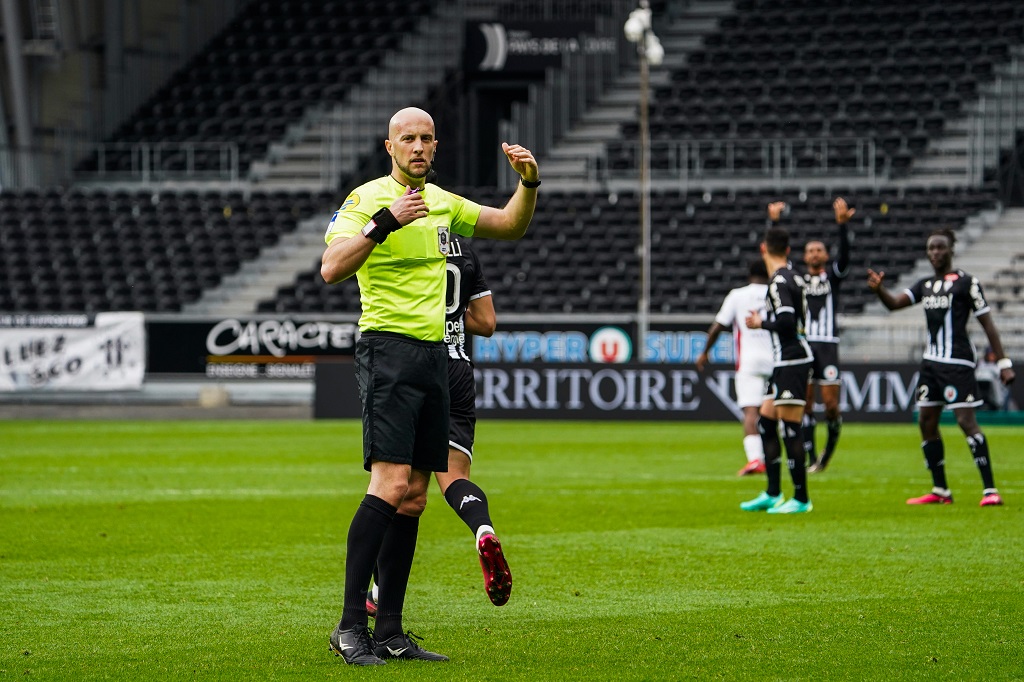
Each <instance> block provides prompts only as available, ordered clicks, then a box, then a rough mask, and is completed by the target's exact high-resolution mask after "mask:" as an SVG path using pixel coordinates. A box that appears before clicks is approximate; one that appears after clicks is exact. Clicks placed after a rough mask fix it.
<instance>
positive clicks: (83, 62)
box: [0, 0, 1024, 354]
mask: <svg viewBox="0 0 1024 682" xmlns="http://www.w3.org/2000/svg"><path fill="white" fill-rule="evenodd" d="M115 5H119V4H118V3H106V4H104V5H102V7H100V5H98V4H95V3H92V4H90V3H83V4H81V5H80V6H81V7H82V8H83V11H82V12H79V13H70V12H69V13H66V14H62V13H61V12H60V11H57V12H56V14H52V13H51V14H45V15H44V14H43V13H41V8H42V7H43V6H47V7H52V8H55V9H56V10H59V9H60V8H61V7H63V5H62V4H61V3H46V2H44V3H33V4H32V8H31V12H30V13H29V16H17V14H18V12H17V10H18V8H19V7H21V8H22V9H25V7H23V6H21V5H19V4H18V3H4V9H5V14H4V24H5V31H4V43H5V52H4V62H3V73H2V75H3V78H4V81H5V82H4V86H5V90H4V92H5V96H4V105H5V106H4V116H5V119H4V121H3V123H4V126H3V130H4V131H5V135H4V137H3V138H0V159H2V164H0V183H2V193H0V250H2V255H0V267H2V272H0V283H2V288H0V311H6V312H89V313H93V312H102V311H111V310H139V311H143V312H145V313H151V314H157V313H158V314H185V315H192V316H196V315H199V316H202V315H212V316H217V315H220V316H223V315H232V316H245V315H250V316H259V315H278V316H280V315H289V314H319V315H337V316H341V317H346V318H354V316H355V314H357V313H358V311H359V302H358V292H357V290H356V287H355V282H354V281H350V282H346V283H343V284H342V285H338V286H335V287H327V286H326V285H324V283H323V281H322V280H321V279H320V277H319V272H318V260H319V255H320V252H321V251H322V249H323V242H322V232H323V227H324V226H325V225H326V222H327V220H328V219H329V216H330V213H331V211H333V210H334V208H336V206H337V204H338V203H339V202H340V200H341V199H342V198H343V197H344V193H345V191H346V190H347V188H349V187H351V186H353V185H354V184H355V183H356V182H357V181H361V180H362V179H365V178H367V177H371V176H373V175H375V174H377V173H379V172H380V169H381V166H380V164H381V158H380V156H381V154H382V152H381V140H382V139H383V136H384V130H385V129H386V123H387V119H388V117H389V115H390V114H391V113H392V112H393V111H394V110H395V109H396V108H398V107H400V106H404V105H409V104H412V105H421V106H424V107H426V108H428V109H430V110H431V111H434V112H436V114H435V118H437V120H438V126H439V133H438V136H439V138H440V139H441V140H442V144H443V146H442V150H443V152H442V156H444V157H446V158H444V159H443V160H442V161H440V162H439V170H440V171H441V176H442V179H441V182H442V184H445V185H446V186H448V187H450V188H452V189H454V190H455V191H458V192H461V193H464V194H466V195H467V196H470V197H472V198H474V199H477V200H480V201H482V202H485V203H486V202H488V201H491V200H492V199H493V198H494V197H501V196H505V195H507V189H506V187H507V186H508V185H509V183H510V182H511V181H512V180H511V179H510V178H508V177H507V171H506V170H505V169H503V168H502V166H501V165H500V164H499V162H498V160H497V159H496V158H495V157H496V150H497V147H498V144H499V143H500V141H501V139H506V138H514V139H515V140H517V141H521V142H523V143H524V144H526V145H528V146H530V147H531V148H532V149H534V151H535V152H537V153H538V154H539V156H540V164H541V171H542V175H543V177H544V183H545V186H544V189H543V190H542V192H541V202H540V205H539V208H538V213H537V216H536V218H535V220H534V224H533V228H532V233H531V235H530V236H529V237H528V238H527V239H524V240H522V241H521V242H517V243H481V244H479V245H478V250H479V252H480V254H481V257H482V258H483V259H484V261H485V262H486V263H487V264H488V271H489V276H490V279H491V283H492V286H493V287H494V289H495V295H496V297H497V298H496V300H497V301H499V308H500V310H501V312H502V313H503V314H506V315H508V314H513V315H515V314H519V315H532V316H534V317H535V318H537V319H544V318H545V316H550V317H552V318H555V317H557V318H565V317H566V316H579V315H589V316H597V317H598V318H599V317H601V316H605V317H607V316H623V315H625V316H630V315H633V314H634V313H635V312H636V311H637V306H638V300H639V299H640V298H641V294H642V293H643V292H642V291H641V288H642V283H643V282H644V277H642V275H643V274H644V273H643V272H642V268H643V264H644V262H645V261H644V259H643V258H642V254H641V253H640V252H639V250H638V248H637V247H638V237H639V234H640V227H639V226H640V223H641V217H640V214H641V204H642V203H643V202H644V201H646V197H648V196H649V204H648V210H649V222H650V241H649V243H648V245H647V246H648V248H649V272H647V273H646V274H647V275H648V277H647V279H648V280H649V282H650V292H649V310H650V313H651V314H652V315H654V316H655V317H656V318H657V319H662V320H673V319H684V318H686V319H692V316H697V318H699V319H703V318H701V316H703V317H704V318H706V317H707V316H708V315H710V314H711V313H713V309H714V307H715V305H716V302H718V301H720V300H721V298H722V296H723V295H724V294H725V292H727V291H728V290H729V289H730V288H732V287H733V286H735V285H736V284H737V283H738V282H740V281H742V279H743V272H744V270H745V267H744V266H745V263H746V261H747V260H748V259H749V258H750V257H752V256H754V255H756V245H757V242H758V238H759V234H760V232H761V230H762V229H763V227H764V219H765V217H764V207H765V205H766V204H767V202H768V201H769V200H777V199H782V200H785V201H787V202H788V203H789V204H790V205H791V206H792V211H791V213H790V216H789V218H788V221H789V222H788V226H789V227H790V228H791V229H792V230H793V232H794V236H795V242H796V243H797V244H801V243H802V242H803V241H805V240H808V239H812V238H824V239H826V241H827V239H828V237H829V229H830V224H831V223H830V213H829V210H830V208H829V207H830V205H831V201H832V198H833V197H834V196H837V195H842V196H845V197H846V198H847V199H848V201H849V202H850V203H851V205H853V206H856V207H857V209H858V214H857V219H856V221H855V225H854V229H855V232H856V242H855V246H854V269H855V270H856V271H858V272H860V271H863V270H864V269H865V268H866V267H872V268H874V269H876V270H877V269H883V270H885V271H886V272H888V273H889V276H890V279H899V281H900V282H901V283H904V282H906V281H907V279H908V278H909V277H910V276H911V275H912V274H913V273H914V272H915V269H916V267H917V263H918V261H919V260H920V257H921V255H922V253H923V243H924V237H925V235H926V234H927V233H928V232H930V231H931V230H932V229H934V228H935V227H945V226H949V227H953V228H955V229H957V230H960V231H961V233H962V234H963V236H964V242H965V243H966V245H967V250H966V251H965V252H964V253H963V256H962V257H961V258H958V262H963V263H966V262H968V261H967V260H966V259H967V258H970V254H971V250H972V249H979V248H980V247H979V246H978V245H979V244H984V243H985V242H986V241H989V242H991V243H995V244H999V245H1000V248H998V249H996V251H995V253H993V254H990V255H988V256H986V257H985V258H980V259H978V260H977V262H974V261H971V269H972V271H974V272H975V273H976V274H978V275H979V276H981V277H982V279H983V281H984V282H985V284H986V286H987V287H989V288H990V290H991V291H992V294H993V296H992V297H993V301H994V302H995V304H996V305H997V307H998V308H999V309H1000V310H1005V311H1007V312H1020V311H1021V310H1022V307H1024V302H1022V301H1024V294H1022V291H1024V287H1022V285H1021V282H1022V281H1024V275H1022V267H1021V263H1022V262H1024V247H1021V246H1020V244H1021V243H1024V242H1022V240H1021V239H1020V234H1021V233H1020V230H1021V223H1020V221H1019V217H1018V216H1017V214H1016V213H1015V212H1014V211H1010V210H1007V209H1008V208H1009V206H1008V204H1009V203H1010V197H1011V196H1012V193H1011V192H1010V188H1009V187H1008V186H1007V183H1006V182H1002V183H1001V182H1000V181H999V179H1000V178H1001V177H1004V176H1005V173H1003V174H1001V173H1000V172H999V170H1000V164H1003V165H1004V166H1005V164H1006V163H1009V162H1010V161H1007V159H1012V160H1016V159H1018V158H1019V156H1014V155H1008V150H1010V149H1012V148H1013V146H1014V143H1015V142H1016V141H1017V135H1018V134H1019V131H1020V129H1021V128H1024V69H1022V68H1021V64H1022V60H1024V4H1021V3H1020V2H1010V1H1004V0H996V1H993V2H986V3H975V2H969V1H966V0H964V1H960V2H948V1H939V0H909V1H908V2H903V3H898V4H893V3H889V2H882V1H881V0H868V1H865V0H825V1H821V0H736V1H735V2H729V1H725V0H692V1H686V0H675V1H674V0H663V1H661V2H654V3H652V6H653V9H654V15H653V26H654V30H655V31H657V33H658V34H659V35H660V37H661V41H662V43H663V45H664V48H665V61H664V64H662V65H660V66H652V67H651V72H650V76H649V78H650V82H649V83H644V84H641V83H640V82H639V79H638V75H637V64H638V61H637V55H636V52H635V49H634V47H633V46H632V45H631V44H630V43H628V42H627V41H626V40H625V38H624V37H623V31H622V25H623V22H624V21H625V19H626V17H627V15H628V13H629V12H630V11H631V10H632V9H634V8H635V6H636V2H635V1H634V0H572V1H567V2H554V1H553V0H518V1H517V2H484V1H482V0H447V1H439V2H427V1H425V0H422V1H413V2H396V1H395V0H360V1H358V2H356V1H355V0H320V1H317V0H305V1H302V2H299V1H295V0H282V1H280V2H270V1H267V0H253V1H251V2H243V1H240V0H239V1H237V2H229V3H218V2H213V1H212V0H209V1H208V2H196V3H184V4H182V8H184V7H186V6H193V5H194V8H193V10H192V14H191V15H188V14H187V13H186V12H185V11H184V9H182V10H181V12H180V13H177V14H176V13H174V12H173V11H170V10H168V9H167V8H166V7H165V6H164V4H163V3H156V2H142V3H136V4H135V5H133V6H131V7H126V8H122V9H120V10H118V9H116V8H115ZM399 10H400V11H399ZM500 22H506V23H508V24H509V25H516V26H544V25H552V24H554V25H559V24H561V25H563V26H576V25H580V26H583V27H584V28H583V30H584V31H585V33H586V34H587V36H588V40H587V41H584V42H583V43H579V42H577V43H575V44H576V45H577V48H574V49H568V51H567V52H565V53H564V54H561V53H559V54H558V55H556V57H557V58H556V59H554V60H552V61H551V62H550V63H545V64H544V65H543V66H542V67H541V68H539V69H538V68H536V67H531V68H524V69H523V70H522V71H521V72H516V73H501V72H495V70H494V69H490V71H489V72H488V70H487V69H484V70H482V69H481V64H480V63H475V62H474V61H473V60H472V59H470V55H471V51H470V49H469V48H468V46H467V40H468V39H467V36H469V35H470V34H471V31H470V29H471V27H472V26H475V25H477V24H480V23H491V24H497V23H500ZM516 22H519V23H518V24H517V23H516ZM574 22H575V23H574ZM12 27H21V30H16V29H13V30H12ZM556 42H557V41H556ZM580 44H584V45H592V46H594V49H593V50H589V49H581V48H579V45H580ZM510 68H511V67H510ZM531 69H532V70H531ZM642 86H643V87H642ZM644 96H646V100H645V101H646V102H647V103H648V104H649V112H650V113H649V116H650V118H649V127H648V130H647V131H646V137H645V136H644V134H643V132H644V131H642V130H641V125H640V123H641V122H640V117H639V110H640V106H639V104H640V100H641V97H644ZM1013 162H1016V161H1013ZM481 178H484V180H485V181H484V182H481V181H480V179H481ZM642 181H644V182H646V186H643V185H642ZM1015 221H1016V222H1015ZM1004 234H1005V235H1007V236H1005V237H1001V236H1000V235H1004ZM1000 239H1001V240H1002V241H999V240H1000ZM975 252H976V253H980V251H975ZM965 267H966V265H965ZM848 290H849V291H848V294H847V295H846V296H845V298H844V301H845V308H844V310H843V312H844V313H845V315H846V317H847V318H849V324H850V325H851V327H854V328H860V327H864V328H868V329H870V328H871V325H870V322H865V321H864V320H866V319H867V320H870V319H871V314H872V313H873V312H877V310H876V308H875V307H873V306H872V299H871V297H870V296H869V292H868V291H867V290H866V289H864V288H863V287H860V286H850V287H848ZM1006 324H1008V323H1004V326H1005V325H1006ZM890 326H891V323H890ZM1021 329H1022V328H1021V327H1019V326H1017V327H1012V326H1011V327H1010V328H1009V329H1008V330H1007V332H1006V335H1007V336H1008V337H1010V338H1009V339H1007V346H1008V348H1010V349H1012V351H1011V352H1014V353H1017V354H1019V351H1024V340H1021V336H1022V333H1021ZM867 336H868V334H867V333H865V338H867Z"/></svg>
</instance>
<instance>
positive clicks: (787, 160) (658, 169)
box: [580, 137, 885, 187]
mask: <svg viewBox="0 0 1024 682" xmlns="http://www.w3.org/2000/svg"><path fill="white" fill-rule="evenodd" d="M640 145H641V142H640V141H639V140H637V141H633V142H621V143H616V144H613V145H610V148H608V149H605V150H604V152H603V153H601V154H599V155H597V156H594V157H581V158H580V161H581V167H582V168H583V170H582V174H583V177H582V178H581V179H583V180H586V181H588V182H600V183H607V182H609V181H614V180H635V179H637V178H638V177H639V174H640V163H641V158H642V156H641V153H640V152H641V149H640ZM647 158H649V159H650V174H651V178H652V179H654V180H671V181H673V182H677V183H680V186H681V187H685V186H686V185H687V183H689V182H692V181H697V180H705V179H708V178H716V177H728V178H750V179H764V180H774V181H781V180H784V179H786V178H792V177H801V178H802V177H816V178H827V177H842V178H850V177H856V178H863V179H865V180H866V181H867V182H868V183H869V184H871V185H877V184H878V183H880V182H881V181H882V180H884V179H885V178H884V173H883V172H882V170H883V169H881V168H879V166H878V161H879V155H878V149H877V147H876V144H875V141H874V140H873V139H871V138H826V137H814V138H795V139H776V140H772V139H748V140H747V139H713V140H679V141H671V142H670V141H664V140H658V141H652V142H651V144H650V150H649V154H648V157H647Z"/></svg>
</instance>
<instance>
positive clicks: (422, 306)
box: [324, 175, 480, 341]
mask: <svg viewBox="0 0 1024 682" xmlns="http://www.w3.org/2000/svg"><path fill="white" fill-rule="evenodd" d="M404 193H405V185H402V184H399V182H398V181H397V180H395V179H394V178H393V177H391V176H390V175H386V176H384V177H382V178H378V179H376V180H372V181H370V182H368V183H366V184H364V185H360V186H359V187H357V188H356V189H355V190H353V191H352V193H351V194H349V195H348V197H347V198H346V199H345V202H344V203H343V204H342V205H341V208H339V209H338V210H337V211H336V212H335V213H334V218H332V219H331V223H330V225H328V226H327V234H326V235H325V236H324V239H325V240H326V241H327V243H328V244H330V243H331V242H333V241H334V240H335V239H337V238H339V237H352V236H355V235H357V234H359V233H360V231H361V230H362V229H363V228H364V227H365V226H366V224H367V223H368V222H370V219H371V217H372V216H373V214H374V213H376V212H377V211H379V210H380V209H381V208H385V207H387V206H390V205H391V202H393V201H394V200H395V199H397V198H398V197H400V196H401V195H402V194H404ZM423 200H424V202H426V204H427V209H428V211H429V213H428V214H427V216H426V217H425V218H420V219H418V220H415V221H413V222H411V223H409V224H408V225H406V226H405V227H403V228H401V229H400V230H397V231H395V232H392V233H391V234H390V235H388V238H387V239H386V240H385V241H384V243H383V244H378V245H377V246H376V247H374V249H373V251H372V252H371V253H370V257H369V258H367V259H366V262H365V263H363V266H362V267H361V268H359V270H358V271H357V272H356V280H357V281H358V282H359V301H360V303H361V305H362V308H363V312H362V314H361V315H360V316H359V330H360V331H363V332H368V331H386V332H394V333H397V334H404V335H406V336H411V337H413V338H415V339H420V340H422V341H442V340H443V339H444V309H445V290H446V286H447V279H446V275H445V272H446V265H445V263H446V261H445V258H446V256H447V255H448V249H449V248H450V242H451V239H450V234H449V231H451V232H455V233H457V234H460V235H463V236H466V237H472V236H473V232H474V231H475V230H476V222H477V220H478V219H479V218H480V204H477V203H474V202H472V201H469V200H468V199H464V198H462V197H460V196H458V195H457V194H452V193H451V192H448V191H445V190H443V189H441V188H440V187H438V186H437V185H431V184H428V185H426V186H424V188H423Z"/></svg>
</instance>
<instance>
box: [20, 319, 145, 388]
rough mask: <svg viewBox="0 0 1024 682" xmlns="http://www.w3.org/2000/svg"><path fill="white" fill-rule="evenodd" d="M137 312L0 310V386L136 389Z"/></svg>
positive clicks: (140, 322) (139, 355) (140, 374)
mask: <svg viewBox="0 0 1024 682" xmlns="http://www.w3.org/2000/svg"><path fill="white" fill-rule="evenodd" d="M145 374H146V326H145V319H144V317H143V314H142V313H136V312H118V313H97V314H96V315H95V316H90V315H84V314H82V315H60V314H53V315H48V314H35V315H0V391H4V392H15V391H123V390H138V389H141V388H142V380H143V378H144V376H145Z"/></svg>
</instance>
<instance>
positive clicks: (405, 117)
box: [388, 107, 434, 139]
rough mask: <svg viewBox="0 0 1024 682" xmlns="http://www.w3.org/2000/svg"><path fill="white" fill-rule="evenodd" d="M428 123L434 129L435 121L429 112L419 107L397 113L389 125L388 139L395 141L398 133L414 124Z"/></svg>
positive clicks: (408, 108) (407, 108)
mask: <svg viewBox="0 0 1024 682" xmlns="http://www.w3.org/2000/svg"><path fill="white" fill-rule="evenodd" d="M423 123H426V124H427V125H429V126H430V128H431V130H433V128H434V119H433V118H432V117H431V116H430V114H428V113H427V112H425V111H423V110H422V109H419V108H417V107H406V108H405V109H400V110H399V111H396V112H395V115H394V116H392V117H391V121H390V122H389V123H388V138H389V139H394V137H395V135H397V134H398V131H399V130H401V129H403V128H406V127H408V126H409V125H414V124H423Z"/></svg>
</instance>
